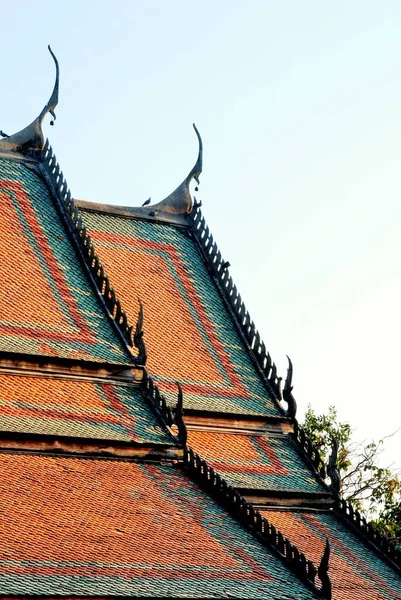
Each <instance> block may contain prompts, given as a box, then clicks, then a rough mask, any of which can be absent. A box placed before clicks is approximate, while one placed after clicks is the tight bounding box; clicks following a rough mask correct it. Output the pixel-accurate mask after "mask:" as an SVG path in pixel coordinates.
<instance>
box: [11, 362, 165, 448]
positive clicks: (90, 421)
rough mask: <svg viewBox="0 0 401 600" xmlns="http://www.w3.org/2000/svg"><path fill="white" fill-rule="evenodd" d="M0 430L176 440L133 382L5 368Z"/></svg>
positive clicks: (143, 440) (157, 441)
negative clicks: (78, 377)
mask: <svg viewBox="0 0 401 600" xmlns="http://www.w3.org/2000/svg"><path fill="white" fill-rule="evenodd" d="M0 431H8V432H16V433H27V434H41V435H52V436H68V437H76V438H93V439H104V440H116V441H117V440H118V441H123V442H137V443H151V444H166V443H167V444H171V443H172V440H171V438H170V436H169V435H168V434H167V433H166V432H165V431H164V430H163V429H162V428H161V426H160V424H159V423H158V421H157V419H156V417H155V415H154V414H153V412H152V410H151V408H150V407H149V406H148V404H147V403H146V402H145V400H144V399H143V397H142V395H141V393H140V390H139V389H138V388H136V387H134V386H132V385H127V384H126V385H124V384H117V383H107V382H104V381H98V382H97V381H93V380H89V379H87V380H84V379H81V380H80V379H73V378H67V377H64V378H56V377H54V376H49V375H35V376H34V375H31V376H29V375H25V374H19V375H11V374H4V373H0Z"/></svg>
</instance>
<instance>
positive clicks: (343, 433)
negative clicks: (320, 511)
mask: <svg viewBox="0 0 401 600" xmlns="http://www.w3.org/2000/svg"><path fill="white" fill-rule="evenodd" d="M302 427H303V428H304V429H305V431H306V433H307V434H308V436H309V437H310V439H311V441H312V442H313V444H314V445H315V446H316V447H317V448H318V450H319V452H320V455H321V457H322V459H323V460H324V461H325V462H326V463H327V461H328V458H329V456H330V453H331V446H332V439H333V438H335V439H336V440H337V443H338V458H337V468H338V471H339V474H340V479H341V487H340V493H341V495H342V496H343V498H345V499H346V500H347V501H348V502H350V503H351V504H352V505H353V506H354V507H355V508H357V509H358V510H361V511H362V512H365V513H366V514H367V516H368V517H369V518H371V519H372V522H373V524H374V525H375V526H376V528H377V529H378V530H379V531H380V533H382V534H383V535H386V536H388V537H390V538H391V539H392V540H394V542H395V544H397V545H398V544H399V545H400V546H401V481H400V480H399V478H398V476H397V474H396V473H394V471H393V470H391V469H390V468H389V467H382V466H380V464H379V457H380V454H381V452H382V449H383V442H384V440H379V441H378V442H375V441H372V442H369V443H367V444H358V443H356V442H354V441H353V440H352V433H353V431H352V428H351V426H350V425H349V424H348V423H341V422H340V421H339V420H338V415H337V410H336V408H335V407H334V406H330V407H329V411H328V413H327V414H322V415H317V414H316V413H315V411H314V410H313V409H312V408H311V406H308V409H307V411H306V414H305V421H304V423H303V425H302Z"/></svg>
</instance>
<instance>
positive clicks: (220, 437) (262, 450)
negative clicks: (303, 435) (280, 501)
mask: <svg viewBox="0 0 401 600" xmlns="http://www.w3.org/2000/svg"><path fill="white" fill-rule="evenodd" d="M188 444H189V446H190V447H191V448H192V449H193V450H194V451H195V452H197V453H198V454H199V455H200V456H202V458H203V459H204V460H206V462H207V463H208V464H209V466H211V467H213V468H214V469H215V470H216V471H217V472H218V473H219V474H220V475H221V476H222V477H224V479H225V480H226V481H227V483H228V484H229V485H232V486H233V487H235V488H240V489H242V488H249V489H259V490H269V491H285V492H296V493H299V492H303V493H310V492H312V493H316V492H317V493H324V492H327V488H326V487H325V486H324V485H323V482H322V481H321V479H320V478H319V477H318V476H317V475H315V474H314V473H313V472H312V471H311V469H310V466H309V465H306V464H305V462H304V460H303V459H302V457H301V455H300V454H299V453H298V452H297V451H296V449H295V447H294V446H293V444H292V443H291V440H290V439H289V437H288V436H286V435H282V436H278V437H267V436H262V435H250V434H249V435H248V434H239V433H219V432H215V431H210V432H209V431H193V430H189V431H188Z"/></svg>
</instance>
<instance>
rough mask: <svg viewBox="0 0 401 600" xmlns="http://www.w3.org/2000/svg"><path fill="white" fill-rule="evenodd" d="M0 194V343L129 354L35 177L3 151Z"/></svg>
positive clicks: (89, 355) (98, 356) (67, 352)
mask: <svg viewBox="0 0 401 600" xmlns="http://www.w3.org/2000/svg"><path fill="white" fill-rule="evenodd" d="M0 202H1V213H0V226H1V228H2V235H1V237H0V254H1V261H0V350H3V351H8V352H22V353H28V354H38V355H46V356H58V357H63V358H78V359H81V360H94V361H109V362H115V363H118V362H120V363H121V362H122V363H124V362H129V361H130V356H129V354H128V351H127V350H126V349H125V348H124V347H123V345H122V342H121V341H120V339H119V338H118V337H117V334H116V333H115V332H114V330H113V329H112V327H111V324H110V323H109V322H108V318H107V316H106V313H105V311H104V309H103V308H102V307H101V305H100V303H99V302H98V300H97V299H96V295H95V294H94V293H93V290H92V288H91V286H90V284H89V280H88V279H87V276H86V274H85V273H84V271H83V269H82V267H81V265H80V262H79V260H78V258H77V256H76V253H75V251H74V249H73V246H72V244H71V241H70V239H69V235H68V233H67V232H66V230H65V229H64V226H63V224H62V222H61V220H60V217H59V215H58V213H57V211H56V208H55V206H54V204H53V200H52V198H51V196H50V194H49V191H48V188H47V186H46V185H45V184H44V182H43V181H42V180H41V179H40V177H39V176H38V175H36V174H35V173H33V172H32V171H31V170H29V169H28V168H27V167H26V166H25V165H23V164H21V163H18V162H15V161H12V160H6V159H1V160H0Z"/></svg>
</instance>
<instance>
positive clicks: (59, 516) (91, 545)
mask: <svg viewBox="0 0 401 600" xmlns="http://www.w3.org/2000/svg"><path fill="white" fill-rule="evenodd" d="M0 513H1V515H2V524H3V525H2V527H1V529H0V588H1V591H2V594H12V593H14V594H18V593H19V594H27V595H28V594H33V593H35V594H48V595H57V594H64V595H66V596H68V595H74V594H81V595H133V596H136V597H176V598H177V597H184V598H188V597H191V598H205V597H208V598H210V597H217V598H225V597H236V598H237V597H241V598H244V599H245V598H248V599H250V598H269V599H270V598H280V599H282V600H290V599H291V600H307V599H309V600H311V599H312V598H314V597H315V596H314V594H313V592H311V591H309V590H308V589H307V588H306V587H304V585H303V584H302V582H301V581H300V580H298V579H297V578H296V577H295V575H293V574H292V572H291V571H290V570H289V569H287V567H286V566H284V565H283V564H282V563H281V562H280V561H279V560H278V559H277V558H276V557H275V556H274V555H272V554H271V553H270V552H269V550H267V549H266V548H264V547H263V546H262V545H261V544H260V543H259V542H258V541H257V540H256V539H255V538H253V537H252V536H251V535H250V534H249V533H248V532H247V531H246V530H245V529H243V528H242V527H240V525H239V524H238V523H237V522H236V521H234V520H233V519H232V518H231V517H230V516H229V515H228V513H226V512H225V511H224V510H223V509H222V508H221V507H220V506H218V505H217V504H216V503H214V502H213V501H212V500H211V499H210V498H209V497H208V496H206V495H205V494H204V493H203V492H202V491H201V490H200V489H199V488H198V487H196V486H195V485H194V484H193V483H192V482H191V481H190V480H189V479H188V478H187V477H186V476H185V475H183V474H182V472H180V471H177V470H176V469H175V468H174V467H173V466H167V465H164V466H159V465H149V464H148V465H145V464H143V465H140V464H138V463H133V462H122V461H111V460H103V461H101V460H77V459H75V458H52V457H44V456H32V455H31V456H24V455H14V456H10V455H6V454H2V455H0Z"/></svg>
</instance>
